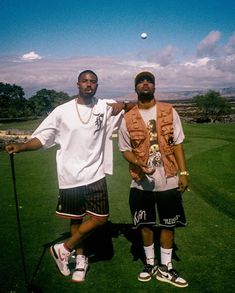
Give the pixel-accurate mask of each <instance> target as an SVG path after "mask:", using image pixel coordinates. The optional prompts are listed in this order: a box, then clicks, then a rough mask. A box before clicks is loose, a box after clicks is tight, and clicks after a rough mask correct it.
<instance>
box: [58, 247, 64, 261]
mask: <svg viewBox="0 0 235 293" xmlns="http://www.w3.org/2000/svg"><path fill="white" fill-rule="evenodd" d="M59 258H60V260H61V261H64V260H65V258H63V257H62V256H61V254H60V249H59Z"/></svg>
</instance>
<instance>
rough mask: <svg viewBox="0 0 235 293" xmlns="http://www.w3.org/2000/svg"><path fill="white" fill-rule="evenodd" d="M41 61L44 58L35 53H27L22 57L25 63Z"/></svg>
mask: <svg viewBox="0 0 235 293" xmlns="http://www.w3.org/2000/svg"><path fill="white" fill-rule="evenodd" d="M40 59H42V57H41V56H40V55H38V54H37V53H35V52H34V51H32V52H29V53H26V54H24V55H23V56H22V57H21V60H24V61H32V60H40Z"/></svg>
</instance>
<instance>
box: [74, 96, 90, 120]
mask: <svg viewBox="0 0 235 293" xmlns="http://www.w3.org/2000/svg"><path fill="white" fill-rule="evenodd" d="M75 103H76V110H77V113H78V118H79V120H80V121H81V122H82V124H88V123H89V122H90V120H91V116H92V114H93V101H92V103H91V104H90V105H91V111H90V115H89V117H88V119H87V121H84V120H83V119H82V117H81V115H80V113H79V110H78V102H77V99H75Z"/></svg>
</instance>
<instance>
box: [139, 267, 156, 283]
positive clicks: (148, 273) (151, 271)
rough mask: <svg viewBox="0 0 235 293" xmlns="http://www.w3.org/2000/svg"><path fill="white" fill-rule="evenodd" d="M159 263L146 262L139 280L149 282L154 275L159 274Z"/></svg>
mask: <svg viewBox="0 0 235 293" xmlns="http://www.w3.org/2000/svg"><path fill="white" fill-rule="evenodd" d="M157 268H158V267H157V265H153V266H152V265H150V264H146V265H145V266H144V269H143V271H142V272H140V273H139V275H138V280H139V281H141V282H148V281H150V280H151V278H152V277H153V276H155V275H156V274H157Z"/></svg>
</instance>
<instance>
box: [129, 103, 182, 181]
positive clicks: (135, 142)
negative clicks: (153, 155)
mask: <svg viewBox="0 0 235 293" xmlns="http://www.w3.org/2000/svg"><path fill="white" fill-rule="evenodd" d="M156 107H157V117H156V129H157V140H158V145H159V150H160V153H161V158H162V162H163V166H164V170H165V175H166V177H172V176H175V175H176V174H177V172H178V165H177V162H176V159H175V156H174V137H173V111H172V105H171V104H168V103H162V102H157V103H156ZM124 117H125V121H126V126H127V130H128V132H129V134H130V138H131V146H132V151H133V153H134V154H135V155H136V157H137V159H140V160H141V161H142V162H144V163H146V164H147V162H148V157H149V148H150V137H149V131H148V129H147V127H146V125H145V122H144V120H143V119H142V117H141V114H140V112H139V109H138V106H135V107H133V108H132V109H131V110H130V111H129V112H127V113H126V114H125V116H124ZM141 172H142V171H141V169H140V168H139V167H138V166H136V165H133V164H130V173H131V176H132V177H133V179H135V177H136V174H138V175H139V174H141Z"/></svg>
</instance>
